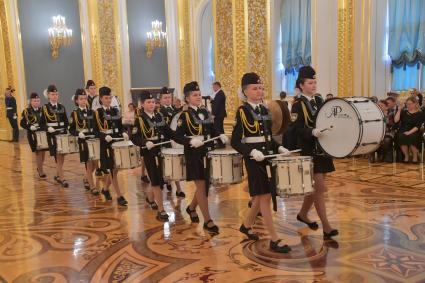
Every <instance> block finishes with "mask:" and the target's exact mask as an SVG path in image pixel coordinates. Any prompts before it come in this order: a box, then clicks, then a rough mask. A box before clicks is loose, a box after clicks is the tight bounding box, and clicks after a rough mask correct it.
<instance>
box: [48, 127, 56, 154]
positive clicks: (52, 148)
mask: <svg viewBox="0 0 425 283" xmlns="http://www.w3.org/2000/svg"><path fill="white" fill-rule="evenodd" d="M46 135H47V144H48V145H49V153H50V156H55V157H56V148H57V143H56V134H51V133H49V132H47V133H46Z"/></svg>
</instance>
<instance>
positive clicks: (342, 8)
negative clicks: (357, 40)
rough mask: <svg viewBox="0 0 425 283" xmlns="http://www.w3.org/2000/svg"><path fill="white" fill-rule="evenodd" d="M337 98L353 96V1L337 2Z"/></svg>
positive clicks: (339, 0)
mask: <svg viewBox="0 0 425 283" xmlns="http://www.w3.org/2000/svg"><path fill="white" fill-rule="evenodd" d="M338 96H341V97H350V96H354V0H338Z"/></svg>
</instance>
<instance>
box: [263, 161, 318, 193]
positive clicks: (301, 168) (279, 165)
mask: <svg viewBox="0 0 425 283" xmlns="http://www.w3.org/2000/svg"><path fill="white" fill-rule="evenodd" d="M270 162H271V164H272V178H274V181H275V184H276V194H277V195H278V196H281V197H287V196H294V195H306V194H310V193H312V192H313V188H314V181H313V159H312V157H310V156H294V157H278V158H275V159H272V160H270Z"/></svg>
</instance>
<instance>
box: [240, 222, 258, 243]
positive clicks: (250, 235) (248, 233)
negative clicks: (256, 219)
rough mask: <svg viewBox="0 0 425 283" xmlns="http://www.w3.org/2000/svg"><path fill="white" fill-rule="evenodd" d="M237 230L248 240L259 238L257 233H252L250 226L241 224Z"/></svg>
mask: <svg viewBox="0 0 425 283" xmlns="http://www.w3.org/2000/svg"><path fill="white" fill-rule="evenodd" d="M239 231H240V232H241V233H243V234H245V235H246V236H247V237H248V239H250V240H254V241H258V240H259V239H260V237H258V235H257V234H254V233H253V232H252V228H246V227H245V225H243V224H242V225H241V227H240V228H239Z"/></svg>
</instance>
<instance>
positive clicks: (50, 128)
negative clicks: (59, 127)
mask: <svg viewBox="0 0 425 283" xmlns="http://www.w3.org/2000/svg"><path fill="white" fill-rule="evenodd" d="M47 131H48V132H49V133H54V132H55V129H53V128H52V127H48V128H47Z"/></svg>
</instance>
